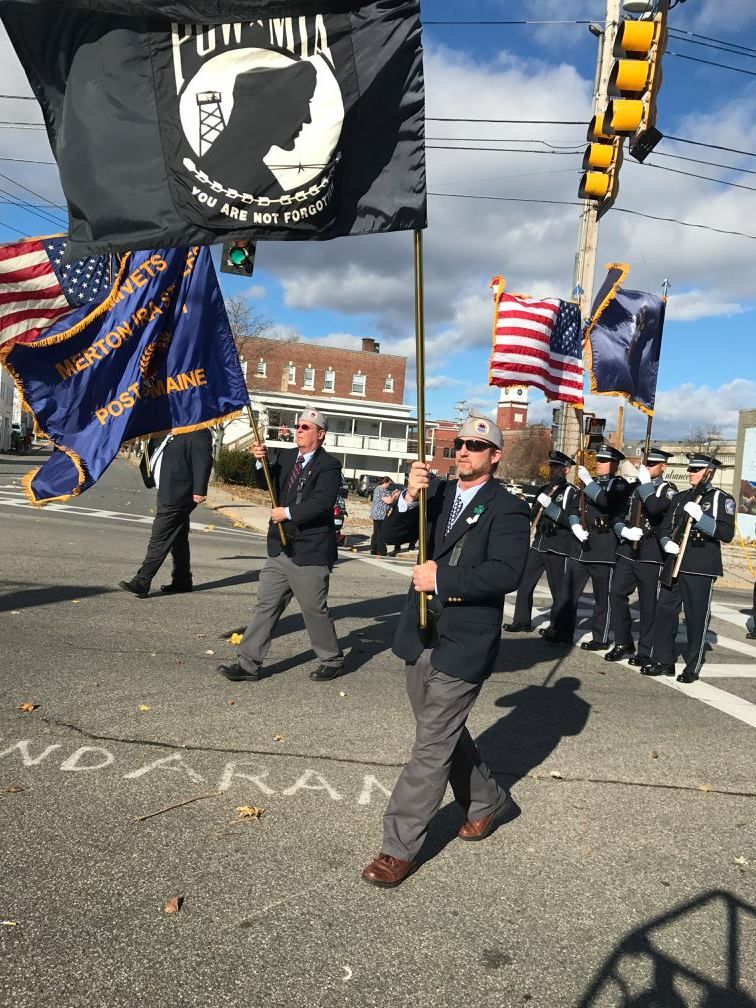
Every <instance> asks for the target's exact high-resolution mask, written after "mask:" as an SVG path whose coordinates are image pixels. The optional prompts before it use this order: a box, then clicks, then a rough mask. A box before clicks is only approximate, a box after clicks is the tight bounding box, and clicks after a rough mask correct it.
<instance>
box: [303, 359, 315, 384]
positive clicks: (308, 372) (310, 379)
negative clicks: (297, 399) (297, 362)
mask: <svg viewBox="0 0 756 1008" xmlns="http://www.w3.org/2000/svg"><path fill="white" fill-rule="evenodd" d="M302 388H305V389H314V388H315V368H314V367H313V366H312V365H311V364H308V365H307V367H306V368H305V369H304V380H303V381H302Z"/></svg>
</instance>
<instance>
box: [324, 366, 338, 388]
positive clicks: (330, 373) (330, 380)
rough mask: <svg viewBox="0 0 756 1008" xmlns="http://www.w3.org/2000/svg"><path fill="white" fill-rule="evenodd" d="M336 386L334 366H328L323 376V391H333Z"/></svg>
mask: <svg viewBox="0 0 756 1008" xmlns="http://www.w3.org/2000/svg"><path fill="white" fill-rule="evenodd" d="M335 388H336V372H335V371H334V370H333V368H328V370H327V371H326V373H325V375H324V376H323V391H324V392H333V391H334V390H335Z"/></svg>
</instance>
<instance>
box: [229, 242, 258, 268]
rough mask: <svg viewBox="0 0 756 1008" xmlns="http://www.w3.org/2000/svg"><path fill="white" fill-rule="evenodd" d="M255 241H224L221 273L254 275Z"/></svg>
mask: <svg viewBox="0 0 756 1008" xmlns="http://www.w3.org/2000/svg"><path fill="white" fill-rule="evenodd" d="M255 248H256V245H255V242H253V241H247V240H241V241H228V242H224V243H223V251H222V253H221V273H234V274H235V275H236V276H252V272H253V270H254V268H255Z"/></svg>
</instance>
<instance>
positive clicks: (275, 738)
mask: <svg viewBox="0 0 756 1008" xmlns="http://www.w3.org/2000/svg"><path fill="white" fill-rule="evenodd" d="M285 738H286V736H285V735H274V736H273V741H274V742H283V740H284V739H285Z"/></svg>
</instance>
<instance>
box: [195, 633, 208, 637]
mask: <svg viewBox="0 0 756 1008" xmlns="http://www.w3.org/2000/svg"><path fill="white" fill-rule="evenodd" d="M197 636H198V637H207V634H206V633H198V634H197Z"/></svg>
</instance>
